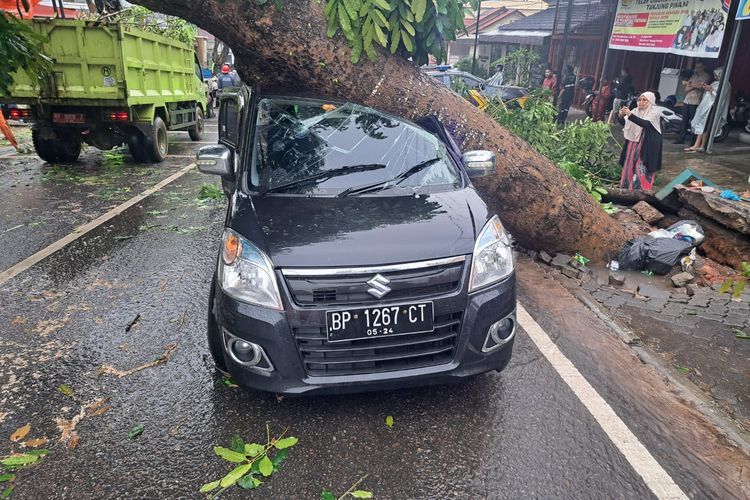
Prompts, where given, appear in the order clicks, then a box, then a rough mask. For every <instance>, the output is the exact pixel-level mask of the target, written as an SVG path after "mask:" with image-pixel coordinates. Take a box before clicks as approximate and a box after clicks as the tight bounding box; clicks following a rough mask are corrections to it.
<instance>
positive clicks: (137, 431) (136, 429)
mask: <svg viewBox="0 0 750 500" xmlns="http://www.w3.org/2000/svg"><path fill="white" fill-rule="evenodd" d="M144 430H145V428H144V427H143V424H138V425H136V426H133V428H132V429H130V431H129V432H128V438H130V439H135V438H137V437H138V436H140V435H141V434H143V431H144Z"/></svg>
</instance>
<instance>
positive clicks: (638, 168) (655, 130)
mask: <svg viewBox="0 0 750 500" xmlns="http://www.w3.org/2000/svg"><path fill="white" fill-rule="evenodd" d="M655 104H656V96H654V93H653V92H644V93H643V94H641V95H640V97H638V107H637V108H636V109H634V110H632V111H631V110H630V109H629V108H628V107H627V106H623V107H622V108H620V118H624V119H625V128H624V129H623V133H624V135H625V144H624V145H623V147H622V153H621V154H620V165H622V174H621V175H620V187H621V188H624V189H630V190H633V189H642V190H644V191H650V190H651V189H652V188H653V187H654V177H655V175H656V171H657V170H659V169H661V147H662V138H661V123H660V115H659V112H658V111H657V110H656V107H655Z"/></svg>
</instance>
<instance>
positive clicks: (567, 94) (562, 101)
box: [557, 64, 576, 126]
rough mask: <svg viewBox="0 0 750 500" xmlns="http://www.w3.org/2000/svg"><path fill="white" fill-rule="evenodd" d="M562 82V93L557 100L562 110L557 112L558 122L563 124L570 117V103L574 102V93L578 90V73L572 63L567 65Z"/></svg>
mask: <svg viewBox="0 0 750 500" xmlns="http://www.w3.org/2000/svg"><path fill="white" fill-rule="evenodd" d="M560 83H561V89H560V95H559V96H558V100H557V104H558V106H557V108H558V109H559V110H560V112H559V113H558V114H557V124H558V125H560V126H563V125H565V119H566V118H567V117H568V111H570V105H571V104H573V95H574V94H575V90H576V74H575V71H574V70H573V66H571V65H570V64H566V65H565V69H564V70H563V76H562V81H561V82H560Z"/></svg>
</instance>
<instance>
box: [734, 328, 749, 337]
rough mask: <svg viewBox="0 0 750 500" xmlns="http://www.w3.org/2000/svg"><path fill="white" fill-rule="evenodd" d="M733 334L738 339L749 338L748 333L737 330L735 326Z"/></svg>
mask: <svg viewBox="0 0 750 500" xmlns="http://www.w3.org/2000/svg"><path fill="white" fill-rule="evenodd" d="M734 336H735V337H737V338H738V339H744V340H750V335H748V334H747V333H745V332H744V331H743V330H739V329H737V328H735V329H734Z"/></svg>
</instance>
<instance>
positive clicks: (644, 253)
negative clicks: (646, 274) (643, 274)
mask: <svg viewBox="0 0 750 500" xmlns="http://www.w3.org/2000/svg"><path fill="white" fill-rule="evenodd" d="M693 246H694V245H693V244H691V243H689V242H687V241H684V240H677V239H673V238H656V239H655V238H652V237H650V236H645V237H640V238H635V239H634V240H630V241H628V242H627V243H626V244H625V246H624V247H623V249H622V250H620V255H619V256H618V258H617V260H618V263H619V264H620V269H634V270H636V271H641V270H646V271H651V272H653V273H654V274H667V273H668V272H669V271H671V270H672V267H674V265H675V264H677V262H679V260H680V258H681V257H682V256H683V255H687V254H689V253H690V250H692V248H693Z"/></svg>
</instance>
